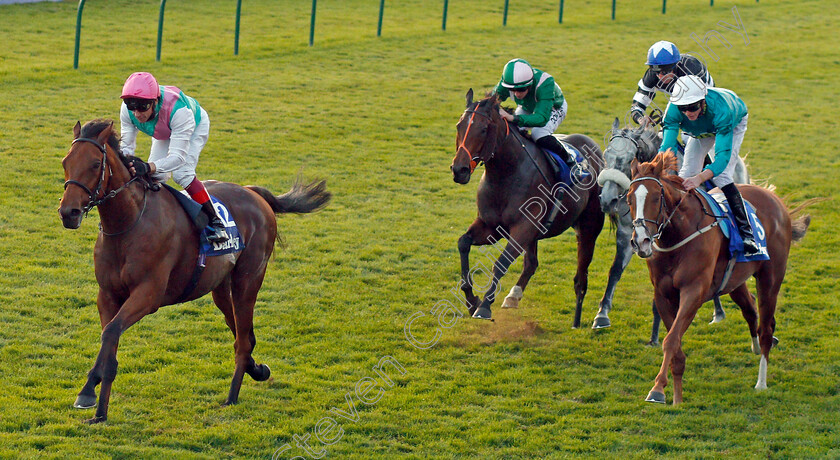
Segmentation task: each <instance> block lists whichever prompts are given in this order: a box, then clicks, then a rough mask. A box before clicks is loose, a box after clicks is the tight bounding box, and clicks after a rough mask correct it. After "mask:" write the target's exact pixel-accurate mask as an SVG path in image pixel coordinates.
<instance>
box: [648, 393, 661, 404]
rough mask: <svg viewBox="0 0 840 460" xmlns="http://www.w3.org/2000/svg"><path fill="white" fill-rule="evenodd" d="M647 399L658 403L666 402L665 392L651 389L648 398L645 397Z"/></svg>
mask: <svg viewBox="0 0 840 460" xmlns="http://www.w3.org/2000/svg"><path fill="white" fill-rule="evenodd" d="M645 401H646V402H652V403H657V404H665V393H662V392H661V391H653V390H650V393H648V395H647V398H645Z"/></svg>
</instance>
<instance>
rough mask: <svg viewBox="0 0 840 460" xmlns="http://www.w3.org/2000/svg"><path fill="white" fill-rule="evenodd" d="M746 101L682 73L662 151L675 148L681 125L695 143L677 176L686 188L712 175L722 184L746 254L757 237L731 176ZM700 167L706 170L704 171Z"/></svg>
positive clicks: (667, 119) (744, 123)
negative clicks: (711, 155) (706, 162)
mask: <svg viewBox="0 0 840 460" xmlns="http://www.w3.org/2000/svg"><path fill="white" fill-rule="evenodd" d="M748 117H749V115H748V114H747V105H746V104H745V103H744V101H742V100H741V98H739V97H738V95H737V94H735V93H734V92H732V91H730V90H728V89H723V88H707V87H706V84H705V83H704V82H703V80H702V79H701V78H700V77H697V76H695V75H689V76H684V77H680V78H679V79H678V80H677V83H676V85H675V86H674V90H673V93H672V94H671V99H670V102H669V103H668V107H667V108H666V109H665V118H664V122H663V139H662V146H661V147H660V148H659V151H660V152H664V151H666V150H668V149H671V150H673V151H676V150H677V135H678V134H679V131H680V130H682V131H683V133H685V134H686V135H688V136H691V137H693V138H694V139H695V140H696V142H693V143H686V148H685V158H683V165H682V168H681V169H680V172H679V175H680V177H682V178H683V179H685V180H684V181H683V186H684V187H685V189H686V190H691V189H694V188H696V187H698V186H699V185H700V184H702V183H703V182H705V181H707V180H711V181H712V182H713V183H714V184H715V185H716V186H718V187H720V189H721V190H722V191H723V193H724V195H726V199H727V201H728V202H729V206H730V207H731V208H732V214H733V217H734V218H735V223H736V224H737V225H738V230H739V232H740V233H741V237H742V238H743V240H744V255H745V256H750V255H755V254H757V253H758V252H759V249H758V246H756V244H755V240H754V239H753V234H752V227H751V226H750V223H749V220H748V219H747V211H746V208H745V207H744V203H743V200H742V198H741V193H740V192H739V191H738V188H737V187H736V186H735V184H734V183H733V180H732V176H733V173H734V171H735V165H736V164H737V163H738V154H739V152H740V150H741V143H742V142H743V141H744V133H746V131H747V118H748ZM712 147H714V149H715V158H714V161H712V163H711V164H710V165H708V166H706V167H705V168H703V160H704V158H705V157H706V154H707V153H708V152H709V150H711V148H712ZM701 168H702V170H701Z"/></svg>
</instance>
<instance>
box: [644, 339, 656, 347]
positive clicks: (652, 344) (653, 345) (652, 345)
mask: <svg viewBox="0 0 840 460" xmlns="http://www.w3.org/2000/svg"><path fill="white" fill-rule="evenodd" d="M645 346H646V347H651V348H654V347H656V348H658V347H659V341H658V340H648V343H646V344H645Z"/></svg>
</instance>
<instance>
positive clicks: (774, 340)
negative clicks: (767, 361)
mask: <svg viewBox="0 0 840 460" xmlns="http://www.w3.org/2000/svg"><path fill="white" fill-rule="evenodd" d="M778 344H779V338H778V337H776V336H775V335H774V336H773V346H774V347H775V346H776V345H778Z"/></svg>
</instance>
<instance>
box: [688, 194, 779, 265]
mask: <svg viewBox="0 0 840 460" xmlns="http://www.w3.org/2000/svg"><path fill="white" fill-rule="evenodd" d="M695 190H696V191H697V193H699V194H700V196H702V197H703V198H704V199H705V200H706V202H707V203H708V204H709V209H711V210H712V214H714V215H716V216H726V218H725V219H721V224H720V225H718V228H720V231H721V232H723V236H724V237H725V238H728V239H729V257H735V261H736V262H753V261H757V260H770V256H769V255H768V254H767V235H766V233H765V232H764V227H763V226H762V225H761V221H760V220H759V219H758V215H756V213H755V208H753V205H752V204H751V203H750V202H749V201H747V200H744V206H746V207H747V217H748V218H749V220H750V225H751V226H752V228H753V237H754V238H755V244H756V245H758V248H759V249H760V250H761V252H759V253H758V254H756V255H754V256H750V257H749V258H747V257H744V240H742V239H741V234H740V233H739V232H738V226H737V225H735V220H734V218H733V217H732V211H730V210H729V203H727V202H726V198H724V196H723V193H715V194H710V193H708V192H706V191H705V190H702V189H700V188H697V189H695Z"/></svg>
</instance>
